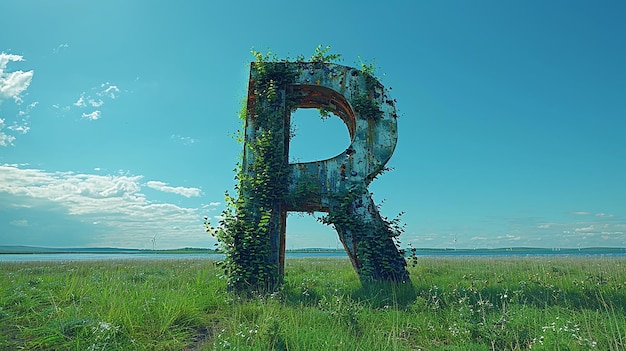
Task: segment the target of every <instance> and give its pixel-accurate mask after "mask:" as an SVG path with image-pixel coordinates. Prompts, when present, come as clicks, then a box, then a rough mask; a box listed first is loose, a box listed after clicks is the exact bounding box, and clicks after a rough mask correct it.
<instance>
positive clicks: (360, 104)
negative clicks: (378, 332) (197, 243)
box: [205, 45, 408, 292]
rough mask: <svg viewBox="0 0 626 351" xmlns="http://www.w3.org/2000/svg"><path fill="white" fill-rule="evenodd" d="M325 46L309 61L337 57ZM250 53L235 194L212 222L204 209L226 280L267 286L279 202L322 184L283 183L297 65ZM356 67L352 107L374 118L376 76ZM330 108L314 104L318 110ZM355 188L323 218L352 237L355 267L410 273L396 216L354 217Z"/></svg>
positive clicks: (274, 275) (272, 273)
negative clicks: (361, 85)
mask: <svg viewBox="0 0 626 351" xmlns="http://www.w3.org/2000/svg"><path fill="white" fill-rule="evenodd" d="M329 49H330V47H328V46H326V47H324V48H323V47H322V46H321V45H320V46H318V47H317V48H316V49H315V52H314V54H313V55H312V56H311V58H310V60H309V62H312V63H313V64H315V65H324V64H325V63H328V62H333V61H337V60H339V59H340V57H341V55H339V54H330V53H329ZM252 55H253V56H254V58H255V61H254V62H253V67H252V69H251V81H250V82H251V83H250V89H254V96H255V98H254V99H253V100H250V101H249V100H245V103H244V104H243V106H242V110H241V112H240V118H241V119H242V120H243V122H244V126H243V128H242V130H245V133H244V132H243V131H241V130H240V131H238V133H237V139H238V141H240V142H241V141H245V143H244V151H243V154H242V158H241V161H240V162H239V163H238V165H237V168H236V169H235V171H236V175H235V180H236V181H237V185H236V186H235V193H236V195H235V196H231V195H230V194H229V193H228V192H226V194H225V201H226V208H225V210H224V211H223V212H222V216H221V219H220V221H219V225H218V226H217V228H214V227H212V226H211V224H210V222H209V221H208V218H206V217H205V227H206V230H207V231H208V232H210V233H211V234H212V235H213V236H214V237H216V238H217V239H218V242H219V250H220V251H221V252H222V253H224V254H225V259H224V260H223V261H222V262H220V265H221V266H222V268H223V270H224V273H225V276H226V277H227V279H228V287H229V289H231V290H234V291H238V292H245V291H248V292H250V291H259V292H262V291H272V290H274V289H275V288H276V287H277V286H278V285H279V284H280V283H281V281H282V276H281V275H280V272H279V270H280V267H278V264H277V263H276V262H277V260H276V254H277V248H276V247H273V246H272V245H275V243H274V244H273V243H272V242H271V238H270V235H268V233H270V232H272V231H275V229H276V228H277V227H276V226H277V225H278V223H279V222H280V219H279V218H277V216H280V214H279V212H280V211H278V210H277V206H278V205H277V204H280V203H283V204H287V205H289V204H291V205H293V206H296V205H297V201H301V199H310V198H312V197H313V196H314V195H316V194H319V191H320V185H319V180H317V179H303V180H302V181H301V182H299V183H298V184H297V185H296V188H295V189H292V190H291V192H290V191H289V163H288V160H287V158H286V157H285V152H286V150H287V149H288V145H286V143H288V142H289V137H290V133H291V131H290V126H288V125H286V122H285V119H284V116H285V114H288V113H291V112H293V111H294V110H295V109H297V108H298V106H299V99H300V96H299V95H297V93H294V92H293V90H292V89H287V87H288V86H289V85H292V84H293V83H294V81H295V79H296V77H297V76H298V75H299V74H300V72H299V70H298V65H288V64H285V63H290V62H292V61H289V60H288V59H286V60H279V59H278V58H277V56H276V55H275V54H272V53H271V52H268V53H267V54H262V53H260V52H256V51H254V50H253V51H252ZM295 62H304V58H303V57H302V56H298V58H297V59H296V61H295ZM362 69H363V74H365V78H366V85H367V87H366V88H367V91H368V93H365V94H363V95H361V96H357V97H356V98H353V107H354V109H355V110H356V112H358V113H360V114H361V115H362V116H364V117H366V118H369V119H372V120H377V119H380V118H382V115H383V112H382V111H381V110H380V106H378V104H377V103H375V102H373V100H372V99H369V98H368V94H374V93H375V90H376V89H375V88H376V86H375V84H377V83H376V82H377V81H376V80H375V79H374V78H373V77H372V76H371V73H373V71H372V69H373V66H371V65H370V66H365V65H363V67H362ZM251 101H252V103H250V102H251ZM331 113H332V111H330V110H327V109H324V108H321V109H320V114H321V115H322V117H323V118H324V117H328V116H330V114H331ZM285 136H287V137H285ZM361 190H362V191H353V192H348V194H347V195H345V198H343V199H338V200H337V201H336V203H335V205H333V209H332V210H331V212H330V213H329V215H328V216H326V217H325V218H324V219H323V220H322V222H324V223H326V224H335V225H336V226H341V227H342V228H345V229H347V230H349V231H351V233H352V235H353V236H354V237H355V238H357V239H358V248H357V250H358V252H359V255H360V256H361V262H362V267H361V271H360V274H361V275H364V276H367V277H371V278H372V279H376V280H379V279H393V280H404V279H405V278H407V277H408V276H406V277H405V276H404V275H403V273H402V271H401V269H400V268H402V269H403V268H404V265H405V264H406V263H405V262H404V261H403V262H402V263H398V262H397V256H398V255H397V253H398V252H397V251H396V249H397V247H396V245H395V244H394V243H395V241H393V240H389V239H390V238H392V239H394V240H395V238H397V237H398V235H400V233H401V231H402V230H401V227H400V226H399V225H398V222H396V220H392V221H389V220H387V219H386V218H381V217H380V216H379V218H377V220H375V221H373V222H371V223H370V222H368V223H365V222H363V221H362V220H361V219H360V218H358V216H356V215H355V213H354V208H355V206H358V204H357V202H358V201H359V198H360V197H361V196H362V195H363V194H364V192H363V191H367V189H366V188H365V187H364V188H363V189H361ZM394 252H395V255H394V254H393V253H394ZM394 260H395V261H394ZM398 267H400V268H398ZM403 272H404V273H406V271H403Z"/></svg>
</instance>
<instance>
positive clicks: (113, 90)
mask: <svg viewBox="0 0 626 351" xmlns="http://www.w3.org/2000/svg"><path fill="white" fill-rule="evenodd" d="M100 88H103V89H102V90H101V91H99V92H98V93H96V94H97V95H98V96H106V97H110V98H111V99H115V98H117V97H118V96H119V95H117V94H119V92H120V89H119V88H118V87H117V86H116V85H111V83H109V82H106V83H102V84H100Z"/></svg>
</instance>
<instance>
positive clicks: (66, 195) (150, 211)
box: [0, 164, 210, 248]
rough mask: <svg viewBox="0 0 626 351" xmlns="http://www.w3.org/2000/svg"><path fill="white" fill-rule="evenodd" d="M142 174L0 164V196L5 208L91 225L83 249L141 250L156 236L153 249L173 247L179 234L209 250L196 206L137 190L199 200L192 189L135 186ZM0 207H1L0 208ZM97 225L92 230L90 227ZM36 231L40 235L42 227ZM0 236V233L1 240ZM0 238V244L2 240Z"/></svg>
mask: <svg viewBox="0 0 626 351" xmlns="http://www.w3.org/2000/svg"><path fill="white" fill-rule="evenodd" d="M142 178H143V176H135V175H95V174H84V173H74V172H47V171H44V170H39V169H31V168H23V167H22V166H18V165H9V164H4V165H0V195H1V194H3V193H4V196H9V197H10V199H11V201H8V202H7V203H6V204H5V209H6V207H7V205H8V207H11V208H13V209H15V208H18V207H19V208H20V209H21V210H24V209H29V208H35V207H37V206H36V205H37V204H39V205H41V203H42V202H43V203H44V204H48V205H45V206H39V208H41V207H44V208H45V207H49V208H57V209H60V211H61V212H64V213H65V216H69V217H71V218H74V220H79V221H80V222H81V223H88V224H90V225H92V226H94V230H93V233H91V234H90V233H84V234H83V235H84V236H85V237H84V238H83V241H82V242H83V244H84V245H93V246H110V245H112V246H120V245H122V246H124V247H136V248H144V247H147V245H148V243H149V239H150V238H152V237H153V236H154V234H155V233H159V238H160V243H159V244H158V247H161V248H171V247H177V243H178V242H180V237H179V236H181V235H182V236H184V237H185V242H192V243H194V242H196V243H197V245H198V246H204V247H209V246H210V243H208V241H210V238H209V237H208V234H206V233H205V232H204V230H203V224H202V214H201V213H200V210H199V209H198V208H190V207H183V206H180V205H176V204H171V203H157V202H153V201H150V200H149V199H148V198H147V197H146V195H145V194H143V193H142V192H141V189H142V187H143V186H144V185H145V186H147V187H149V188H153V189H156V190H160V191H164V192H170V193H174V194H178V195H181V196H185V197H187V198H189V197H191V196H199V195H200V190H199V189H197V188H185V187H171V186H168V185H167V184H166V183H164V182H160V181H149V182H147V183H145V184H143V183H142V182H141V179H142ZM0 207H2V206H0ZM5 220H6V221H8V222H9V223H10V224H12V225H13V226H19V227H27V226H28V225H29V221H28V220H27V219H26V218H24V217H17V218H6V219H5ZM95 227H98V228H95ZM38 230H42V231H45V228H40V229H38ZM1 236H2V235H0V237H1ZM4 240H5V239H3V240H2V241H4Z"/></svg>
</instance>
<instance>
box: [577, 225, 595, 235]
mask: <svg viewBox="0 0 626 351" xmlns="http://www.w3.org/2000/svg"><path fill="white" fill-rule="evenodd" d="M596 231H597V230H596V228H595V227H594V226H593V224H592V225H589V226H586V227H581V228H576V229H574V232H575V233H593V232H596Z"/></svg>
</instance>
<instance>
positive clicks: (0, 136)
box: [0, 118, 15, 146]
mask: <svg viewBox="0 0 626 351" xmlns="http://www.w3.org/2000/svg"><path fill="white" fill-rule="evenodd" d="M2 129H4V119H2V118H0V146H9V145H13V141H14V140H15V137H14V136H12V135H8V134H6V133H5V132H3V131H2Z"/></svg>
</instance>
